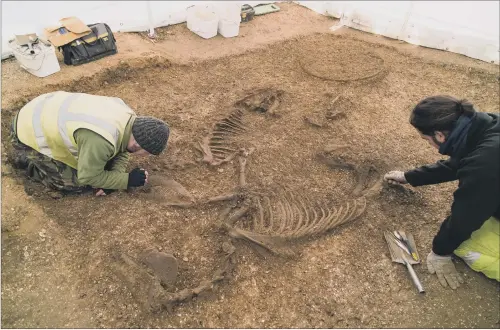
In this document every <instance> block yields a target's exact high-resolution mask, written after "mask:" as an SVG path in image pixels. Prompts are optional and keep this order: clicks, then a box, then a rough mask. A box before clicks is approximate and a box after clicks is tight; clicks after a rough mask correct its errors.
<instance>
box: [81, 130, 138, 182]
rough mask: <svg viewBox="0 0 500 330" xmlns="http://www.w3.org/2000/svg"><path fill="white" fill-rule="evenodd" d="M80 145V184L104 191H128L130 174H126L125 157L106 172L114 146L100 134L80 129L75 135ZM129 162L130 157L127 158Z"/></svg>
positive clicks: (121, 157) (120, 157)
mask: <svg viewBox="0 0 500 330" xmlns="http://www.w3.org/2000/svg"><path fill="white" fill-rule="evenodd" d="M75 139H76V143H77V145H78V169H77V171H78V172H77V173H78V182H79V183H80V184H82V185H89V186H92V187H94V188H102V189H126V188H127V184H128V173H124V172H125V171H124V170H123V171H122V169H124V167H125V166H126V162H125V158H124V157H125V156H123V155H119V156H118V157H119V159H118V160H117V161H116V162H115V161H114V162H113V164H112V165H111V170H109V171H107V170H105V167H106V164H107V163H108V162H109V161H110V160H111V157H112V156H113V152H114V150H113V146H112V145H111V143H109V142H108V141H106V140H105V139H104V138H103V137H101V136H100V135H99V134H97V133H94V132H92V131H90V130H87V129H79V130H78V131H76V133H75ZM126 158H127V160H128V155H127V156H126Z"/></svg>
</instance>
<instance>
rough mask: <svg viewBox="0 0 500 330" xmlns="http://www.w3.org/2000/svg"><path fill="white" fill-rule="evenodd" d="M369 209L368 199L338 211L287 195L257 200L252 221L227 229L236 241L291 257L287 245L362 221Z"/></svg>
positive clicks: (300, 197)
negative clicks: (357, 220) (244, 241)
mask: <svg viewBox="0 0 500 330" xmlns="http://www.w3.org/2000/svg"><path fill="white" fill-rule="evenodd" d="M365 208H366V199H365V198H364V197H360V198H357V199H353V200H351V201H348V202H346V203H344V204H343V205H342V206H340V207H338V208H334V207H327V206H326V205H315V204H314V203H312V202H311V201H310V200H309V199H308V198H307V197H302V196H298V195H294V194H293V193H291V192H284V193H281V194H278V196H276V198H273V199H272V200H271V199H270V198H269V197H263V198H258V197H255V198H254V202H253V208H252V209H253V212H251V216H250V217H249V219H247V220H246V221H244V220H242V221H239V222H236V221H234V220H233V221H234V223H231V222H232V221H228V223H227V225H228V226H229V227H230V229H229V234H230V235H231V236H232V237H234V238H239V239H243V240H246V241H247V242H249V243H251V244H253V245H257V246H258V247H261V248H264V249H266V250H268V251H271V252H274V253H278V254H280V253H283V252H284V253H286V254H289V253H290V250H289V249H287V248H286V245H289V244H290V242H291V241H295V240H300V239H303V238H308V237H312V236H316V235H321V234H324V233H326V232H328V231H330V230H332V229H334V228H336V227H338V226H340V225H342V224H345V223H347V222H350V221H352V220H354V219H356V218H358V217H359V216H360V215H361V214H363V212H364V211H365ZM237 212H238V211H237ZM240 213H241V212H240ZM231 218H232V219H234V217H230V218H229V219H231ZM283 248H284V249H285V250H283Z"/></svg>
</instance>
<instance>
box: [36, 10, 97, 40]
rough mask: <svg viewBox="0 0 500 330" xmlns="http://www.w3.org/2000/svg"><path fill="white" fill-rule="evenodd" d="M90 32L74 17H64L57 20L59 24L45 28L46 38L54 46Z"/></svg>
mask: <svg viewBox="0 0 500 330" xmlns="http://www.w3.org/2000/svg"><path fill="white" fill-rule="evenodd" d="M90 32H92V30H90V28H89V27H88V26H87V25H85V23H83V22H82V21H81V20H79V19H78V18H76V17H66V18H63V19H61V20H59V25H56V26H50V27H47V28H45V30H44V33H45V36H46V37H47V39H48V40H49V41H50V42H51V43H52V44H53V45H54V46H56V47H60V46H64V45H66V44H69V43H70V42H72V41H73V40H76V39H78V38H81V37H83V36H86V35H87V34H89V33H90Z"/></svg>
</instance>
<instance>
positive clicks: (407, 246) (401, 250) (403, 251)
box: [384, 231, 425, 293]
mask: <svg viewBox="0 0 500 330" xmlns="http://www.w3.org/2000/svg"><path fill="white" fill-rule="evenodd" d="M384 237H385V240H386V241H387V244H388V246H389V252H390V253H391V258H392V261H393V262H397V263H400V264H403V265H406V268H408V272H409V273H410V276H411V279H412V280H413V283H414V284H415V286H416V287H417V289H418V292H419V293H424V292H425V290H424V287H423V286H422V283H420V280H419V279H418V277H417V274H416V273H415V271H414V270H413V267H412V265H415V264H419V263H420V256H419V255H418V252H417V247H416V245H415V240H414V239H413V235H412V234H405V233H404V232H402V231H398V232H395V233H391V232H385V233H384ZM401 238H403V239H401Z"/></svg>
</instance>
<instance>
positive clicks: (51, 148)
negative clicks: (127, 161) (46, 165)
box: [17, 91, 135, 169]
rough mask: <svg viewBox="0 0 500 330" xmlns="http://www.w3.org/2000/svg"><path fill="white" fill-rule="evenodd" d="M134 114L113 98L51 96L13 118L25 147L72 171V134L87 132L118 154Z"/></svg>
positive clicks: (75, 158)
mask: <svg viewBox="0 0 500 330" xmlns="http://www.w3.org/2000/svg"><path fill="white" fill-rule="evenodd" d="M132 116H135V113H134V111H133V110H132V109H130V108H129V107H128V106H127V105H126V104H125V102H123V100H121V99H119V98H116V97H106V96H97V95H90V94H83V93H67V92H62V91H58V92H54V93H48V94H43V95H40V96H38V97H37V98H35V99H33V100H31V101H30V102H29V103H28V104H26V105H25V106H24V107H23V108H22V109H21V110H20V111H19V115H18V117H17V137H18V139H19V140H20V141H21V142H22V143H24V144H26V145H27V146H29V147H31V148H33V149H35V150H36V151H38V152H40V153H42V154H44V155H46V156H48V157H51V158H52V159H55V160H58V161H60V162H62V163H64V164H66V165H68V166H71V167H72V168H74V169H77V167H78V146H77V144H76V141H75V138H74V133H75V132H76V130H78V129H80V128H86V129H89V130H91V131H93V132H95V133H97V134H99V135H100V136H102V137H103V138H105V139H106V140H107V141H109V142H110V143H111V144H112V145H113V147H114V149H115V152H114V154H113V157H114V156H116V154H118V153H119V151H120V147H121V144H122V140H123V135H124V131H125V127H126V126H127V123H128V122H129V120H130V118H131V117H132Z"/></svg>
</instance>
